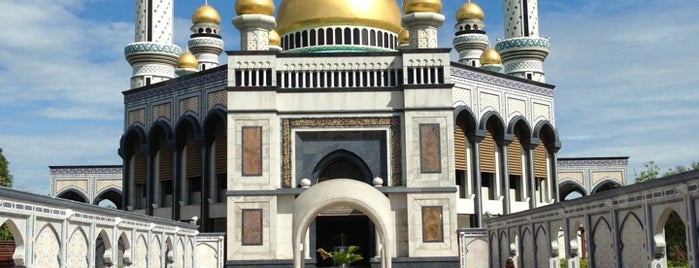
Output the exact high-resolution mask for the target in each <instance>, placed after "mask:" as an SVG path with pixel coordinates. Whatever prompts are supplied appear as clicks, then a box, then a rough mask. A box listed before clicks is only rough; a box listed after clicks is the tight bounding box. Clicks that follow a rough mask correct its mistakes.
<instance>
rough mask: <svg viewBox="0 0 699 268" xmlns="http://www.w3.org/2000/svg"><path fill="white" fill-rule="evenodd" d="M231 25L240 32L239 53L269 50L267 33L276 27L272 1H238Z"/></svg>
mask: <svg viewBox="0 0 699 268" xmlns="http://www.w3.org/2000/svg"><path fill="white" fill-rule="evenodd" d="M235 13H236V14H238V16H236V17H235V18H233V25H235V27H236V28H237V29H238V30H239V31H240V50H241V51H264V50H269V32H270V31H271V30H272V29H274V28H275V27H277V21H276V20H275V19H274V17H273V16H272V15H274V2H272V0H238V1H236V2H235Z"/></svg>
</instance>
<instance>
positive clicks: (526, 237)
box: [520, 227, 536, 267]
mask: <svg viewBox="0 0 699 268" xmlns="http://www.w3.org/2000/svg"><path fill="white" fill-rule="evenodd" d="M520 245H521V246H520V249H521V250H522V252H521V253H520V254H521V256H522V264H523V267H536V265H535V260H534V254H536V251H535V249H534V247H533V246H532V245H534V235H533V234H532V232H531V231H530V230H529V227H525V228H524V230H522V243H521V244H520Z"/></svg>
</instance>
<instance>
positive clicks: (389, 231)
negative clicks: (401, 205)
mask: <svg viewBox="0 0 699 268" xmlns="http://www.w3.org/2000/svg"><path fill="white" fill-rule="evenodd" d="M334 207H347V208H351V209H355V210H358V211H361V212H362V213H363V214H364V215H366V216H367V217H368V218H369V220H371V222H372V223H373V224H374V227H375V229H376V232H377V233H378V237H377V239H378V242H379V245H378V248H377V249H376V251H377V252H378V255H379V257H380V259H381V267H383V268H390V267H391V258H392V257H393V256H394V252H395V230H394V229H395V225H394V220H393V218H392V217H391V204H390V201H389V200H388V198H387V197H386V196H385V195H384V194H383V193H381V192H380V191H379V190H377V189H376V188H374V187H372V186H370V185H369V184H366V183H364V182H360V181H357V180H352V179H334V180H328V181H325V182H322V183H318V184H316V185H314V186H313V187H311V188H309V189H308V190H306V191H304V192H303V193H301V194H300V195H299V196H298V198H296V200H294V215H293V229H292V230H293V237H292V239H293V249H294V267H296V268H300V267H303V265H304V260H303V258H304V257H303V254H302V250H303V249H304V244H303V243H304V241H305V238H306V233H307V230H308V227H309V226H310V224H311V222H313V220H314V219H315V218H316V217H318V215H319V214H320V213H321V212H323V211H325V210H327V209H329V208H334ZM305 248H307V247H305Z"/></svg>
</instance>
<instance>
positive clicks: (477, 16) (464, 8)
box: [456, 2, 485, 21]
mask: <svg viewBox="0 0 699 268" xmlns="http://www.w3.org/2000/svg"><path fill="white" fill-rule="evenodd" d="M483 18H485V14H484V13H483V9H481V7H479V6H478V5H476V4H475V3H473V2H466V4H463V5H461V7H460V8H459V10H458V11H456V20H457V21H462V20H483Z"/></svg>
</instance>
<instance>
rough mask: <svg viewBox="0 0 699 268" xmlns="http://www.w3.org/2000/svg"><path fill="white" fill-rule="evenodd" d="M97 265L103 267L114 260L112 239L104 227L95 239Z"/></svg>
mask: <svg viewBox="0 0 699 268" xmlns="http://www.w3.org/2000/svg"><path fill="white" fill-rule="evenodd" d="M94 247H95V267H103V266H106V264H111V263H113V261H114V257H113V256H112V255H113V254H112V239H111V238H110V237H109V233H108V232H107V231H106V230H105V229H102V230H100V232H99V233H98V234H97V238H96V239H95V245H94Z"/></svg>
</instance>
